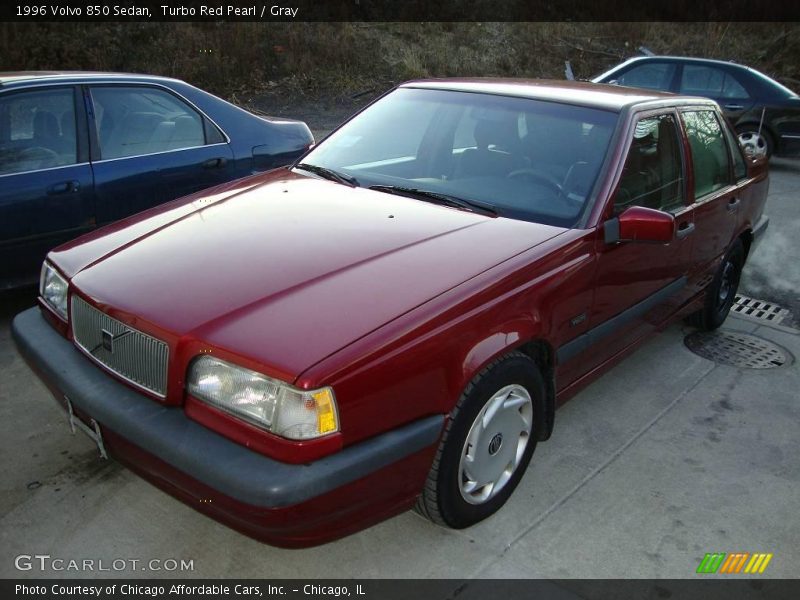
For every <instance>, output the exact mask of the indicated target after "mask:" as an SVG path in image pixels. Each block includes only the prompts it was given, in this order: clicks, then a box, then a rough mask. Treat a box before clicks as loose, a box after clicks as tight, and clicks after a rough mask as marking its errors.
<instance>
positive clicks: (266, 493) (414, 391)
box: [13, 80, 768, 546]
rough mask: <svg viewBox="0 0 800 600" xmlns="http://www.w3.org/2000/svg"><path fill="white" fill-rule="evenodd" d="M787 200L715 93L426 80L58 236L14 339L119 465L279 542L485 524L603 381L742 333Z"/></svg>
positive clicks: (75, 420)
mask: <svg viewBox="0 0 800 600" xmlns="http://www.w3.org/2000/svg"><path fill="white" fill-rule="evenodd" d="M767 188H768V176H767V169H766V163H765V161H764V160H763V159H757V158H752V157H750V156H746V155H745V154H743V152H742V150H741V148H740V146H739V144H738V143H737V140H736V136H735V133H734V132H733V131H732V130H731V128H730V126H729V124H728V123H727V122H726V121H725V119H724V118H723V117H722V115H721V113H720V111H719V107H718V106H717V105H716V104H715V103H714V102H713V101H710V100H706V99H700V98H688V97H679V96H672V95H667V94H659V93H651V92H647V91H643V90H633V89H625V88H620V87H607V86H601V85H594V84H582V83H565V82H546V81H514V80H510V81H504V80H440V81H422V82H412V83H407V84H405V85H401V86H400V87H398V88H396V89H394V90H392V91H391V92H389V93H388V94H386V95H385V96H383V97H382V98H380V99H379V100H377V101H376V102H374V103H373V104H372V105H370V106H369V107H367V108H366V109H365V110H363V111H362V112H361V113H360V114H358V115H357V116H355V117H354V118H352V119H351V120H350V121H348V122H347V123H345V124H344V125H342V126H341V127H340V128H339V129H338V130H337V131H335V132H334V133H333V134H332V135H331V136H330V137H328V138H327V139H326V140H325V141H324V142H322V143H321V144H319V145H318V146H317V147H316V148H314V149H312V150H311V151H310V152H309V153H307V154H306V155H305V156H304V157H303V158H302V159H301V160H300V161H299V162H298V163H296V164H295V165H293V166H292V167H290V168H285V169H280V170H275V171H272V172H269V173H267V174H262V175H257V176H253V177H249V178H246V179H241V180H238V181H236V182H233V183H228V184H224V185H221V186H219V187H216V188H212V189H210V190H206V191H204V192H200V193H198V194H195V195H192V196H188V197H185V198H183V199H180V200H176V201H173V202H172V203H170V204H166V205H163V206H160V207H158V208H154V209H152V210H149V211H146V212H143V213H140V214H138V215H136V216H133V217H130V218H128V219H125V220H123V221H119V222H117V223H115V224H113V225H110V226H107V227H105V228H103V229H100V230H98V231H96V232H93V233H91V234H89V235H86V236H84V237H82V238H79V239H78V240H76V241H73V242H71V243H68V244H66V245H63V246H61V247H59V248H57V249H55V250H53V251H52V252H51V253H50V254H49V255H48V257H47V260H46V262H45V264H44V265H43V267H42V277H41V290H40V300H39V305H40V306H39V307H38V308H33V309H30V310H28V311H25V312H23V313H21V314H20V315H18V316H17V317H16V318H15V320H14V323H13V334H14V338H15V340H16V342H17V345H18V348H19V350H20V352H21V353H22V355H23V356H24V357H25V358H26V359H27V361H28V362H29V364H30V365H31V366H32V367H33V369H34V370H35V371H36V372H37V373H38V375H39V376H40V377H41V378H42V379H43V380H44V381H45V382H46V383H47V385H48V386H49V387H50V389H51V390H52V391H53V393H54V394H55V396H56V398H57V399H58V400H59V401H60V402H61V403H62V404H63V405H64V406H65V408H66V410H67V411H68V414H69V422H70V424H71V425H72V427H73V429H75V428H79V429H82V430H84V431H85V432H86V433H88V434H89V435H90V437H92V438H93V439H94V440H95V441H96V443H97V444H98V447H99V449H100V452H101V454H103V455H104V456H105V455H106V453H108V454H110V455H112V456H114V457H116V458H117V459H118V460H120V461H122V462H123V463H125V464H126V465H128V466H129V467H130V468H131V469H133V470H134V471H136V472H137V473H139V474H141V475H142V476H143V477H145V478H147V479H148V480H150V481H152V482H153V483H155V484H156V485H158V486H159V487H161V488H162V489H164V490H166V491H167V492H169V493H170V494H173V495H174V496H176V497H178V498H180V499H182V500H183V501H185V502H186V503H188V504H190V505H191V506H194V507H195V508H196V509H197V510H199V511H201V512H203V513H205V514H208V515H210V516H212V517H214V518H216V519H219V520H220V521H222V522H224V523H227V524H228V525H230V526H231V527H233V528H235V529H237V530H239V531H242V532H244V533H246V534H249V535H251V536H253V537H255V538H257V539H260V540H263V541H266V542H269V543H272V544H276V545H281V546H308V545H313V544H318V543H322V542H325V541H329V540H332V539H335V538H337V537H341V536H343V535H346V534H349V533H352V532H354V531H357V530H359V529H362V528H364V527H366V526H369V525H371V524H373V523H376V522H378V521H380V520H382V519H386V518H387V517H390V516H392V515H395V514H397V513H399V512H401V511H405V510H407V509H409V508H411V507H413V506H416V508H417V510H418V511H419V512H421V513H422V514H423V515H425V516H427V517H428V518H430V519H431V520H432V521H434V522H435V523H438V524H441V525H446V526H449V527H456V528H461V527H467V526H470V525H472V524H474V523H476V522H477V521H479V520H481V519H484V518H486V517H488V516H489V515H491V514H492V513H494V512H495V511H497V510H498V509H499V508H500V507H501V506H502V505H503V504H504V503H505V501H506V500H507V499H508V497H509V496H510V495H511V493H512V492H513V490H514V488H515V487H516V485H517V484H518V483H519V480H520V478H521V477H522V476H523V474H524V472H525V470H526V467H527V465H528V463H529V461H530V459H531V456H532V454H533V452H534V449H535V447H536V444H537V443H538V442H541V441H543V440H546V439H548V437H549V436H550V434H551V432H552V430H553V425H554V416H555V409H556V407H557V406H559V404H561V403H563V402H564V401H565V400H566V399H567V398H568V397H569V396H570V395H572V394H574V393H575V392H576V391H577V390H578V389H579V388H580V387H581V386H584V385H586V384H587V383H588V382H589V381H591V380H592V379H593V378H596V377H597V376H598V375H599V374H601V373H602V372H604V371H605V370H607V369H608V368H609V367H611V366H612V365H614V364H615V363H616V362H618V361H619V360H620V359H621V358H623V357H624V356H625V355H626V354H627V353H629V352H630V351H631V350H632V349H633V348H635V347H636V345H637V344H638V343H639V342H641V341H642V340H644V339H646V338H647V337H648V336H649V335H650V334H652V333H653V332H655V331H656V330H658V329H659V328H662V327H664V326H665V324H667V323H668V322H669V321H670V320H672V319H674V318H677V317H680V316H687V317H688V318H689V319H691V321H692V322H694V323H695V324H696V325H697V326H699V327H703V328H707V329H713V328H715V327H718V326H719V325H720V324H721V323H722V322H723V321H724V319H725V318H726V316H727V314H728V311H729V309H730V307H731V304H732V302H733V300H734V296H735V293H736V288H737V284H738V281H739V276H740V273H741V270H742V266H743V264H744V262H745V260H746V259H747V256H748V255H749V254H750V253H751V252H752V251H753V249H754V246H755V244H756V242H758V241H759V239H761V237H762V234H763V232H764V231H765V229H766V227H767V223H768V220H767V218H766V217H765V216H763V215H762V212H763V208H764V203H765V200H766V195H767Z"/></svg>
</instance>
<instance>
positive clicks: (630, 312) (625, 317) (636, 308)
mask: <svg viewBox="0 0 800 600" xmlns="http://www.w3.org/2000/svg"><path fill="white" fill-rule="evenodd" d="M686 282H687V279H686V276H685V275H684V276H682V277H679V278H678V279H676V280H675V281H673V282H672V283H670V284H668V285H666V286H664V287H663V288H661V289H660V290H658V291H657V292H655V293H654V294H651V295H650V296H648V297H647V298H645V299H644V300H641V301H640V302H637V303H636V304H634V305H633V306H631V307H630V308H626V309H625V310H623V311H622V312H621V313H619V314H618V315H616V316H615V317H611V318H610V319H608V320H607V321H604V322H602V323H600V324H599V325H597V326H596V327H593V328H592V329H590V330H589V331H587V332H586V333H582V334H581V335H579V336H578V337H576V338H575V339H573V340H571V341H569V342H567V343H566V344H563V345H562V346H561V347H560V348H559V349H558V350H557V352H556V356H557V358H558V363H559V364H562V363H564V362H566V361H568V360H569V359H570V358H572V357H574V356H575V355H577V354H579V353H581V352H583V351H584V350H586V349H587V348H588V347H589V346H591V345H592V344H594V343H595V342H597V341H599V340H600V339H601V338H604V337H606V336H607V335H611V334H612V333H614V332H615V331H616V330H618V329H620V328H621V327H623V326H625V325H627V324H628V323H630V322H631V321H632V320H633V319H635V318H636V317H639V316H641V315H643V314H644V313H646V312H647V311H649V310H650V309H651V308H654V307H655V306H657V305H659V304H661V303H662V302H664V301H665V300H666V299H667V298H669V297H670V296H671V295H672V294H674V293H676V292H678V291H679V290H680V289H682V288H683V287H684V286H685V285H686Z"/></svg>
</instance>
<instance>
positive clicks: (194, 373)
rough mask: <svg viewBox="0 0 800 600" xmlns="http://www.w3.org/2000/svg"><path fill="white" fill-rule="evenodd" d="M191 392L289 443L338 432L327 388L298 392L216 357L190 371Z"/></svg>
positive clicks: (201, 361) (196, 363)
mask: <svg viewBox="0 0 800 600" xmlns="http://www.w3.org/2000/svg"><path fill="white" fill-rule="evenodd" d="M187 389H188V391H189V393H190V394H191V395H192V396H194V397H195V398H197V399H198V400H202V401H204V402H207V403H208V404H210V405H212V406H214V407H216V408H219V409H220V410H223V411H225V412H227V413H230V414H232V415H235V416H237V417H239V418H240V419H243V420H245V421H247V422H249V423H251V424H253V425H256V426H257V427H260V428H262V429H266V430H267V431H270V432H272V433H274V434H276V435H279V436H282V437H285V438H289V439H292V440H308V439H312V438H316V437H320V436H323V435H327V434H329V433H333V432H335V431H339V416H338V414H337V411H336V400H335V399H334V396H333V390H332V389H331V388H329V387H325V388H321V389H318V390H311V391H307V390H300V389H297V388H295V387H293V386H291V385H289V384H287V383H283V382H282V381H278V380H276V379H272V378H271V377H267V376H266V375H262V374H261V373H256V372H255V371H250V370H249V369H243V368H241V367H237V366H235V365H232V364H230V363H228V362H225V361H223V360H219V359H218V358H213V357H211V356H201V357H199V358H196V359H195V360H194V362H193V363H192V365H191V367H190V369H189V378H188V383H187Z"/></svg>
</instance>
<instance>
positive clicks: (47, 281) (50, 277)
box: [39, 262, 68, 321]
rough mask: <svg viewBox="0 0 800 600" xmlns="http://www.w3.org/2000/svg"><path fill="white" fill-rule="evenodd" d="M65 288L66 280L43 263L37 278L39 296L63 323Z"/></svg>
mask: <svg viewBox="0 0 800 600" xmlns="http://www.w3.org/2000/svg"><path fill="white" fill-rule="evenodd" d="M67 288H68V285H67V280H66V279H64V278H63V277H61V275H59V274H58V271H56V270H55V269H54V268H53V267H51V266H50V265H49V264H48V263H47V262H45V263H44V264H43V265H42V275H41V277H40V278H39V295H40V296H41V297H42V299H43V300H44V301H45V302H47V305H48V306H49V307H50V308H52V309H53V310H54V311H56V313H58V315H59V316H60V317H61V318H62V319H64V320H65V321H66V320H67Z"/></svg>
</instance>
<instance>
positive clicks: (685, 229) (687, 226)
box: [675, 221, 694, 240]
mask: <svg viewBox="0 0 800 600" xmlns="http://www.w3.org/2000/svg"><path fill="white" fill-rule="evenodd" d="M693 231H694V223H689V221H684V222H683V223H681V224H680V225H679V226H678V231H676V232H675V237H676V238H678V239H679V240H682V239H683V238H685V237H686V236H687V235H689V234H690V233H692V232H693Z"/></svg>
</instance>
